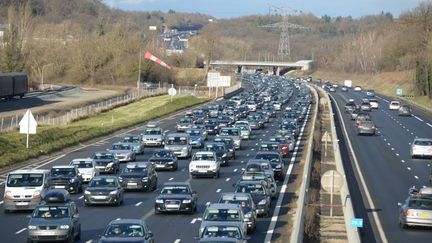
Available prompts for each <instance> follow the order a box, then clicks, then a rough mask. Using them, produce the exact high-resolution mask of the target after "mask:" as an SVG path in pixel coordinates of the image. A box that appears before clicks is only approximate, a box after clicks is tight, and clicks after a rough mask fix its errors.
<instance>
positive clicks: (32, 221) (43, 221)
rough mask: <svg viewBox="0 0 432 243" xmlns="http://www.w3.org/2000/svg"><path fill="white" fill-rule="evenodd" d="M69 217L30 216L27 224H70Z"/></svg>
mask: <svg viewBox="0 0 432 243" xmlns="http://www.w3.org/2000/svg"><path fill="white" fill-rule="evenodd" d="M71 221H72V219H71V218H48V219H47V218H31V219H30V221H29V225H65V224H67V225H70V224H71Z"/></svg>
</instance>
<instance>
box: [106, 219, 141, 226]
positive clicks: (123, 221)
mask: <svg viewBox="0 0 432 243" xmlns="http://www.w3.org/2000/svg"><path fill="white" fill-rule="evenodd" d="M109 224H140V225H143V224H145V223H144V220H142V219H114V220H111V222H110V223H109Z"/></svg>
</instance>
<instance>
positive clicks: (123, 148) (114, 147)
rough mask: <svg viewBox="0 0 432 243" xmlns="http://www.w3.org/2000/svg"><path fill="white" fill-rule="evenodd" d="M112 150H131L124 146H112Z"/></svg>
mask: <svg viewBox="0 0 432 243" xmlns="http://www.w3.org/2000/svg"><path fill="white" fill-rule="evenodd" d="M112 149H113V150H131V147H130V146H129V145H126V144H114V145H113V146H112Z"/></svg>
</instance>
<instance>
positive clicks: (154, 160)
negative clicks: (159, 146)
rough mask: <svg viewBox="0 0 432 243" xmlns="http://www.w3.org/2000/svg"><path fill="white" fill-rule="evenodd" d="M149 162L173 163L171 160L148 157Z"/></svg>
mask: <svg viewBox="0 0 432 243" xmlns="http://www.w3.org/2000/svg"><path fill="white" fill-rule="evenodd" d="M149 161H150V162H170V161H174V159H173V158H159V157H150V159H149Z"/></svg>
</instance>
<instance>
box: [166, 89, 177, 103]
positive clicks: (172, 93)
mask: <svg viewBox="0 0 432 243" xmlns="http://www.w3.org/2000/svg"><path fill="white" fill-rule="evenodd" d="M176 94H177V90H176V89H174V85H172V86H171V88H169V89H168V95H169V96H171V102H172V98H173V96H174V95H176Z"/></svg>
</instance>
